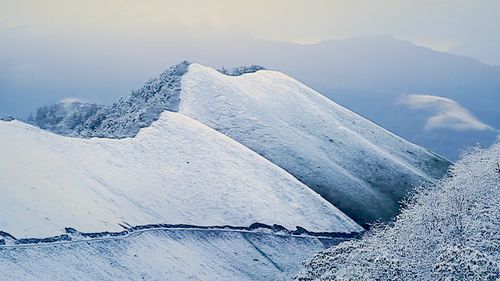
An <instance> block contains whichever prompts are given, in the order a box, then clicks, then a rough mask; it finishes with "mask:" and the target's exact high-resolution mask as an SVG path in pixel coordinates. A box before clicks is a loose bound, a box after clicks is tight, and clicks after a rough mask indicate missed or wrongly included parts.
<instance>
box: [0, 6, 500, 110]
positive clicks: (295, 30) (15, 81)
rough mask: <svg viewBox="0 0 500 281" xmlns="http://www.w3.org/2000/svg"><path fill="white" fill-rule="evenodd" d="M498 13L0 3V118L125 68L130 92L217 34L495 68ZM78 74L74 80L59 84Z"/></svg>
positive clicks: (478, 9)
mask: <svg viewBox="0 0 500 281" xmlns="http://www.w3.org/2000/svg"><path fill="white" fill-rule="evenodd" d="M498 11H500V0H496V1H495V0H480V1H465V0H441V1H438V0H405V1H395V0H373V1H358V0H345V1H339V0H308V1H302V0H286V1H285V0H274V1H273V0H267V1H261V0H254V1H235V0H232V1H229V0H219V1H213V0H204V1H189V0H184V1H167V0H163V1H160V0H143V1H138V0H121V1H118V0H86V1H77V0H73V1H68V0H31V1H29V0H0V103H4V104H3V107H2V104H0V113H5V112H7V113H22V114H25V113H26V112H27V108H28V107H27V106H20V105H19V107H18V108H17V107H16V105H15V104H21V103H23V104H24V105H26V104H28V103H29V104H30V106H31V104H32V105H33V106H34V105H39V104H40V103H42V102H46V99H44V98H43V97H46V96H50V95H51V94H52V93H60V92H65V95H66V96H68V97H79V96H82V93H84V92H85V93H87V94H86V97H88V98H90V99H91V100H95V99H93V98H94V97H92V94H88V93H91V92H92V91H95V88H93V87H91V86H90V85H89V86H88V87H87V86H86V85H87V84H94V85H98V86H99V87H100V88H101V89H103V91H106V90H109V91H115V90H116V89H115V88H114V87H113V85H108V84H107V83H106V81H107V80H109V81H111V80H113V81H118V80H119V77H123V74H124V73H125V72H126V73H127V75H128V76H127V77H132V76H134V77H137V80H134V81H132V82H133V83H132V82H131V83H127V87H132V86H131V85H136V86H139V85H140V84H139V81H144V79H146V78H147V77H149V76H151V75H153V74H156V73H158V71H160V69H159V65H161V67H162V68H164V67H165V66H166V65H168V64H170V63H172V62H171V61H172V60H173V58H169V59H167V57H168V55H169V54H170V55H171V56H173V55H172V54H174V53H175V54H176V55H175V57H176V59H175V61H180V60H182V59H183V58H182V57H181V56H182V55H183V54H184V53H183V52H184V50H185V49H187V48H190V46H193V45H196V44H203V42H204V40H217V38H226V39H227V38H229V39H234V40H238V39H244V40H271V41H280V42H293V43H299V44H313V43H317V42H321V41H325V40H329V39H340V38H349V37H353V36H359V35H390V36H394V37H396V38H399V39H405V40H409V41H411V42H413V43H416V44H418V45H422V46H426V47H430V48H432V49H435V50H440V51H447V52H452V53H456V54H460V55H466V56H470V57H473V58H477V59H479V60H480V61H482V62H484V63H487V64H493V65H500V51H499V50H500V32H498V30H497V28H498V26H500V17H498V15H497V14H498ZM167 53H168V54H167ZM177 57H179V58H177ZM124 58H125V59H124ZM154 61H157V62H158V63H157V64H154V63H153V62H154ZM145 64H148V65H145ZM139 65H140V66H139ZM111 66H113V67H111ZM146 70H147V73H145V72H146ZM75 77H78V79H79V81H80V82H79V83H78V84H75V83H73V84H71V83H69V82H68V83H61V82H60V81H63V80H66V81H68V79H75ZM127 82H130V81H127ZM72 85H74V86H73V87H72ZM107 87H108V88H109V89H107ZM124 87H125V86H124ZM127 90H128V89H127ZM28 92H30V93H31V92H32V93H36V95H27V94H26V93H28ZM2 96H3V97H2ZM56 96H57V97H59V96H60V95H55V94H54V97H56ZM97 101H98V102H109V101H111V100H106V99H105V98H100V100H99V98H98V100H97ZM8 103H11V105H7V104H8ZM7 107H9V108H8V110H6V108H7Z"/></svg>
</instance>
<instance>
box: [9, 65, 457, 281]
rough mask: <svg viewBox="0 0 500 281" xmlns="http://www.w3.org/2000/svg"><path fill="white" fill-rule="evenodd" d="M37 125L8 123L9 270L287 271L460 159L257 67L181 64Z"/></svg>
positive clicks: (191, 275)
mask: <svg viewBox="0 0 500 281" xmlns="http://www.w3.org/2000/svg"><path fill="white" fill-rule="evenodd" d="M28 121H29V122H30V123H31V124H28V123H24V122H21V121H18V120H11V118H6V119H2V120H0V135H1V136H2V138H1V139H0V155H2V157H1V158H0V193H1V194H2V196H1V197H0V206H2V210H3V211H2V212H1V215H0V272H8V273H9V275H6V274H3V275H4V276H8V277H9V278H11V279H22V278H24V277H28V278H31V279H41V280H45V279H47V280H48V279H51V280H53V279H52V277H53V276H54V275H56V276H61V278H66V277H67V276H74V277H75V278H76V279H78V280H85V279H113V278H114V279H116V278H117V277H116V276H123V278H122V279H127V278H128V279H131V280H136V279H139V278H146V279H148V280H160V279H165V278H171V279H193V280H210V279H220V280H231V279H232V278H237V279H239V280H240V279H241V280H246V279H248V280H266V279H270V278H271V277H272V278H273V279H278V280H279V279H286V278H290V277H291V276H292V275H293V274H294V273H295V272H296V271H297V270H298V266H299V264H300V262H301V261H302V260H304V259H307V258H310V257H311V256H312V254H313V252H315V251H318V250H323V249H324V248H326V247H328V246H330V245H332V244H334V243H338V242H339V241H340V240H342V239H345V238H352V237H355V236H356V235H357V234H358V233H359V232H361V231H363V228H362V227H361V226H360V225H359V224H358V223H360V224H364V223H369V222H372V221H374V220H376V219H380V218H381V219H388V218H391V217H393V216H394V215H395V214H396V213H397V212H398V207H399V206H398V204H399V201H400V200H401V199H402V198H403V197H404V196H405V195H406V194H407V193H408V191H410V190H411V188H412V187H413V186H415V185H418V184H420V183H421V182H423V181H424V182H425V181H433V180H434V179H436V178H439V177H440V176H442V175H443V173H444V172H445V170H446V169H447V167H448V165H449V162H448V161H446V160H445V159H443V158H441V157H439V156H438V155H436V154H434V153H432V152H430V151H428V150H426V149H423V148H421V147H419V146H416V145H414V144H411V143H409V142H407V141H405V140H403V139H401V138H399V137H398V136H396V135H394V134H392V133H390V132H388V131H386V130H384V129H383V128H380V127H379V126H377V125H375V124H374V123H371V122H370V121H368V120H366V119H364V118H363V117H361V116H359V115H356V114H354V113H353V112H351V111H349V110H347V109H345V108H343V107H341V106H340V105H338V104H336V103H334V102H332V101H330V100H328V99H327V98H325V97H323V96H322V95H321V94H319V93H317V92H315V91H314V90H312V89H310V88H308V87H307V86H305V85H303V84H301V83H300V82H298V81H297V80H295V79H293V78H291V77H288V76H286V75H284V74H282V73H280V72H277V71H268V70H265V69H263V68H262V67H260V66H251V67H241V68H236V69H234V70H229V71H228V70H225V69H222V70H215V69H212V68H209V67H205V66H202V65H200V64H190V63H187V62H183V63H181V64H179V65H176V66H173V67H171V68H169V69H168V70H167V71H166V72H164V73H162V74H161V75H160V76H159V77H157V78H153V79H151V80H150V81H148V82H147V83H146V85H145V86H144V87H143V88H141V89H139V90H137V91H134V92H133V93H132V95H131V96H130V97H129V98H127V99H124V98H122V99H120V100H119V101H118V102H117V103H115V104H113V105H110V106H104V105H95V104H89V103H84V102H81V101H78V100H65V101H63V102H61V103H59V104H57V105H54V106H48V107H43V108H42V109H40V110H38V112H37V114H36V115H35V116H34V117H32V118H30V119H29V120H28ZM33 125H36V126H38V127H40V128H37V127H35V126H33ZM41 128H43V129H41ZM44 129H45V130H44ZM50 131H52V132H50ZM337 206H338V207H339V209H337ZM345 213H347V215H346V214H345ZM356 221H357V222H356ZM256 223H257V224H256ZM260 224H263V227H262V229H260V228H259V225H260ZM146 225H147V226H146ZM172 225H173V226H172ZM176 225H181V226H179V227H178V226H176ZM249 225H250V227H242V226H249ZM256 225H257V227H256ZM167 226H168V227H167ZM144 227H146V228H144ZM151 227H153V228H151ZM165 227H167V229H165ZM295 228H296V231H289V230H287V229H291V230H293V229H295ZM144 229H146V230H144ZM305 229H307V230H308V231H306V230H305ZM143 230H144V231H143ZM80 231H81V232H80ZM32 237H35V238H32ZM37 238H40V239H37ZM152 255H154V259H153V258H152ZM39 257H44V258H43V262H42V261H40V260H39V259H38V258H39ZM250 258H251V259H250ZM261 259H262V261H261ZM61 260H64V261H65V262H64V263H62V262H61ZM54 263H57V264H63V266H61V267H57V268H56V269H54V271H44V272H41V271H40V269H42V268H46V267H50V265H51V264H54ZM166 264H168V265H169V266H167V267H165V265H166ZM110 276H113V277H110Z"/></svg>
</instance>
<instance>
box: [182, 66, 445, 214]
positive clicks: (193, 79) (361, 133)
mask: <svg viewBox="0 0 500 281" xmlns="http://www.w3.org/2000/svg"><path fill="white" fill-rule="evenodd" d="M179 113H182V114H184V115H187V116H190V117H192V118H194V119H196V120H198V121H200V122H202V123H204V124H206V125H208V126H210V127H212V128H214V129H216V130H217V131H219V132H222V133H224V134H226V135H227V136H229V137H231V138H233V139H234V140H236V141H238V142H240V143H242V144H244V145H246V146H247V147H249V148H251V149H252V150H254V151H256V152H257V153H259V154H261V155H262V156H264V157H265V158H267V159H269V160H271V161H272V162H273V163H275V164H277V165H278V166H280V167H282V168H283V169H285V170H286V171H288V172H289V173H291V174H293V175H294V176H295V177H296V178H298V179H299V180H300V181H302V182H303V183H305V184H307V185H308V186H309V187H311V188H312V189H314V190H315V191H317V192H318V193H320V194H321V195H322V196H324V197H325V198H326V199H328V200H329V201H330V202H332V203H333V204H334V205H335V206H337V207H338V208H340V209H341V210H343V211H344V212H345V213H346V214H348V215H349V216H350V217H352V218H354V219H355V220H356V221H357V222H359V223H367V222H372V221H374V220H377V219H380V218H382V219H388V218H390V217H392V216H394V215H395V214H396V213H397V212H398V209H399V204H398V202H399V201H400V200H401V199H402V198H403V197H404V196H405V195H406V194H407V193H408V191H410V190H411V189H412V187H413V186H415V185H418V184H419V183H420V182H422V181H432V180H433V179H435V178H439V177H441V176H442V175H443V174H444V172H445V171H446V170H447V168H448V165H449V162H448V161H447V160H445V159H443V158H442V157H440V156H438V155H435V154H433V153H431V152H429V151H427V150H425V149H423V148H421V147H418V146H416V145H414V144H412V143H409V142H407V141H405V140H403V139H401V138H400V137H398V136H396V135H394V134H392V133H390V132H388V131H386V130H384V129H383V128H381V127H379V126H377V125H376V124H374V123H372V122H370V121H368V120H366V119H364V118H363V117H361V116H359V115H357V114H355V113H353V112H351V111H349V110H347V109H345V108H344V107H342V106H340V105H338V104H336V103H334V102H332V101H331V100H329V99H327V98H325V97H323V96H322V95H321V94H319V93H317V92H316V91H314V90H312V89H310V88H308V87H307V86H305V85H303V84H302V83H300V82H299V81H297V80H295V79H293V78H291V77H289V76H287V75H285V74H283V73H280V72H276V71H268V70H259V71H257V72H255V73H248V74H243V75H241V76H236V77H233V76H228V75H224V74H222V73H220V72H218V71H216V70H214V69H212V68H209V67H205V66H202V65H200V64H191V65H190V66H189V68H188V71H187V73H186V74H184V75H183V76H182V79H181V94H180V106H179Z"/></svg>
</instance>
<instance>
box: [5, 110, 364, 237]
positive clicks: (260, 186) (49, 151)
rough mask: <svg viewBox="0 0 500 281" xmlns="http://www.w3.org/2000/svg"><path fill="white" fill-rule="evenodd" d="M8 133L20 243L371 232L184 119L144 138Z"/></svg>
mask: <svg viewBox="0 0 500 281" xmlns="http://www.w3.org/2000/svg"><path fill="white" fill-rule="evenodd" d="M0 135H1V136H2V138H1V139H0V142H1V143H0V154H1V155H2V158H1V159H0V187H1V188H2V191H1V192H2V196H1V197H0V206H2V215H1V217H0V228H1V230H2V231H5V232H8V233H10V234H12V235H14V236H16V237H17V236H19V237H46V236H52V235H56V234H60V232H61V231H62V230H63V229H64V228H65V227H74V228H76V229H79V230H81V231H86V232H94V231H106V230H108V231H116V230H119V229H122V227H121V226H120V224H129V225H141V224H149V223H177V224H178V223H185V224H195V225H226V224H228V225H250V224H252V223H254V222H261V223H267V224H280V225H283V226H285V227H287V228H289V229H294V228H295V226H301V227H304V228H306V229H308V230H311V231H327V232H352V231H360V230H361V228H360V227H359V226H358V225H357V224H356V223H355V222H353V221H352V220H351V219H350V218H349V217H347V216H346V215H344V214H343V213H342V212H341V211H339V210H338V209H337V208H335V207H334V206H332V205H331V204H330V203H328V202H327V201H326V200H324V199H323V198H321V197H320V196H319V195H318V194H316V193H314V192H313V191H312V190H310V189H309V188H308V187H307V186H305V185H304V184H302V183H300V182H299V181H298V180H296V179H295V178H293V177H292V176H290V175H289V174H288V173H286V172H285V171H283V170H282V169H281V168H279V167H277V166H275V165H273V164H272V163H270V162H269V161H267V160H266V159H264V158H263V157H261V156H259V155H258V154H256V153H254V152H253V151H251V150H250V149H248V148H246V147H245V146H243V145H241V144H239V143H237V142H235V141H233V140H231V139H230V138H228V137H226V136H224V135H222V134H220V133H218V132H216V131H214V130H212V129H210V128H208V127H206V126H204V125H203V124H201V123H199V122H197V121H195V120H192V119H190V118H188V117H185V116H183V115H181V114H178V113H173V112H164V113H162V115H161V117H160V119H159V120H157V121H156V122H154V123H153V124H152V125H151V126H149V127H147V128H143V129H142V130H141V131H140V132H139V134H138V135H137V136H136V137H134V138H125V139H102V138H92V139H81V138H70V137H63V136H59V135H56V134H53V133H50V132H47V131H43V130H40V129H38V128H35V127H33V126H30V125H27V124H25V123H22V122H19V121H10V122H4V121H0Z"/></svg>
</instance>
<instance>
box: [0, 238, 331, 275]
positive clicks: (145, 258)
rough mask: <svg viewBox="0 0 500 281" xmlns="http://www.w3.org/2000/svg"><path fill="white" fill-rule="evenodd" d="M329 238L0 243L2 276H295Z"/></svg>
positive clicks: (131, 239)
mask: <svg viewBox="0 0 500 281" xmlns="http://www.w3.org/2000/svg"><path fill="white" fill-rule="evenodd" d="M325 240H331V239H318V238H313V237H293V236H281V235H272V234H265V233H252V232H234V231H213V230H203V231H200V230H187V229H186V230H173V229H170V230H154V231H147V232H143V233H140V234H138V235H135V236H130V237H127V238H113V239H103V240H94V241H90V242H88V241H82V242H69V243H59V244H49V245H30V246H16V247H9V246H0V274H1V277H0V279H1V280H38V281H54V280H92V281H94V280H121V281H123V280H134V281H136V280H207V281H208V280H210V281H212V280H290V279H292V278H293V276H294V275H295V274H296V273H297V271H299V270H300V267H301V262H302V261H304V260H306V259H309V258H311V257H312V256H313V255H314V253H315V252H317V251H320V250H324V249H325V246H328V244H324V242H325ZM334 243H335V242H334Z"/></svg>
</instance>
